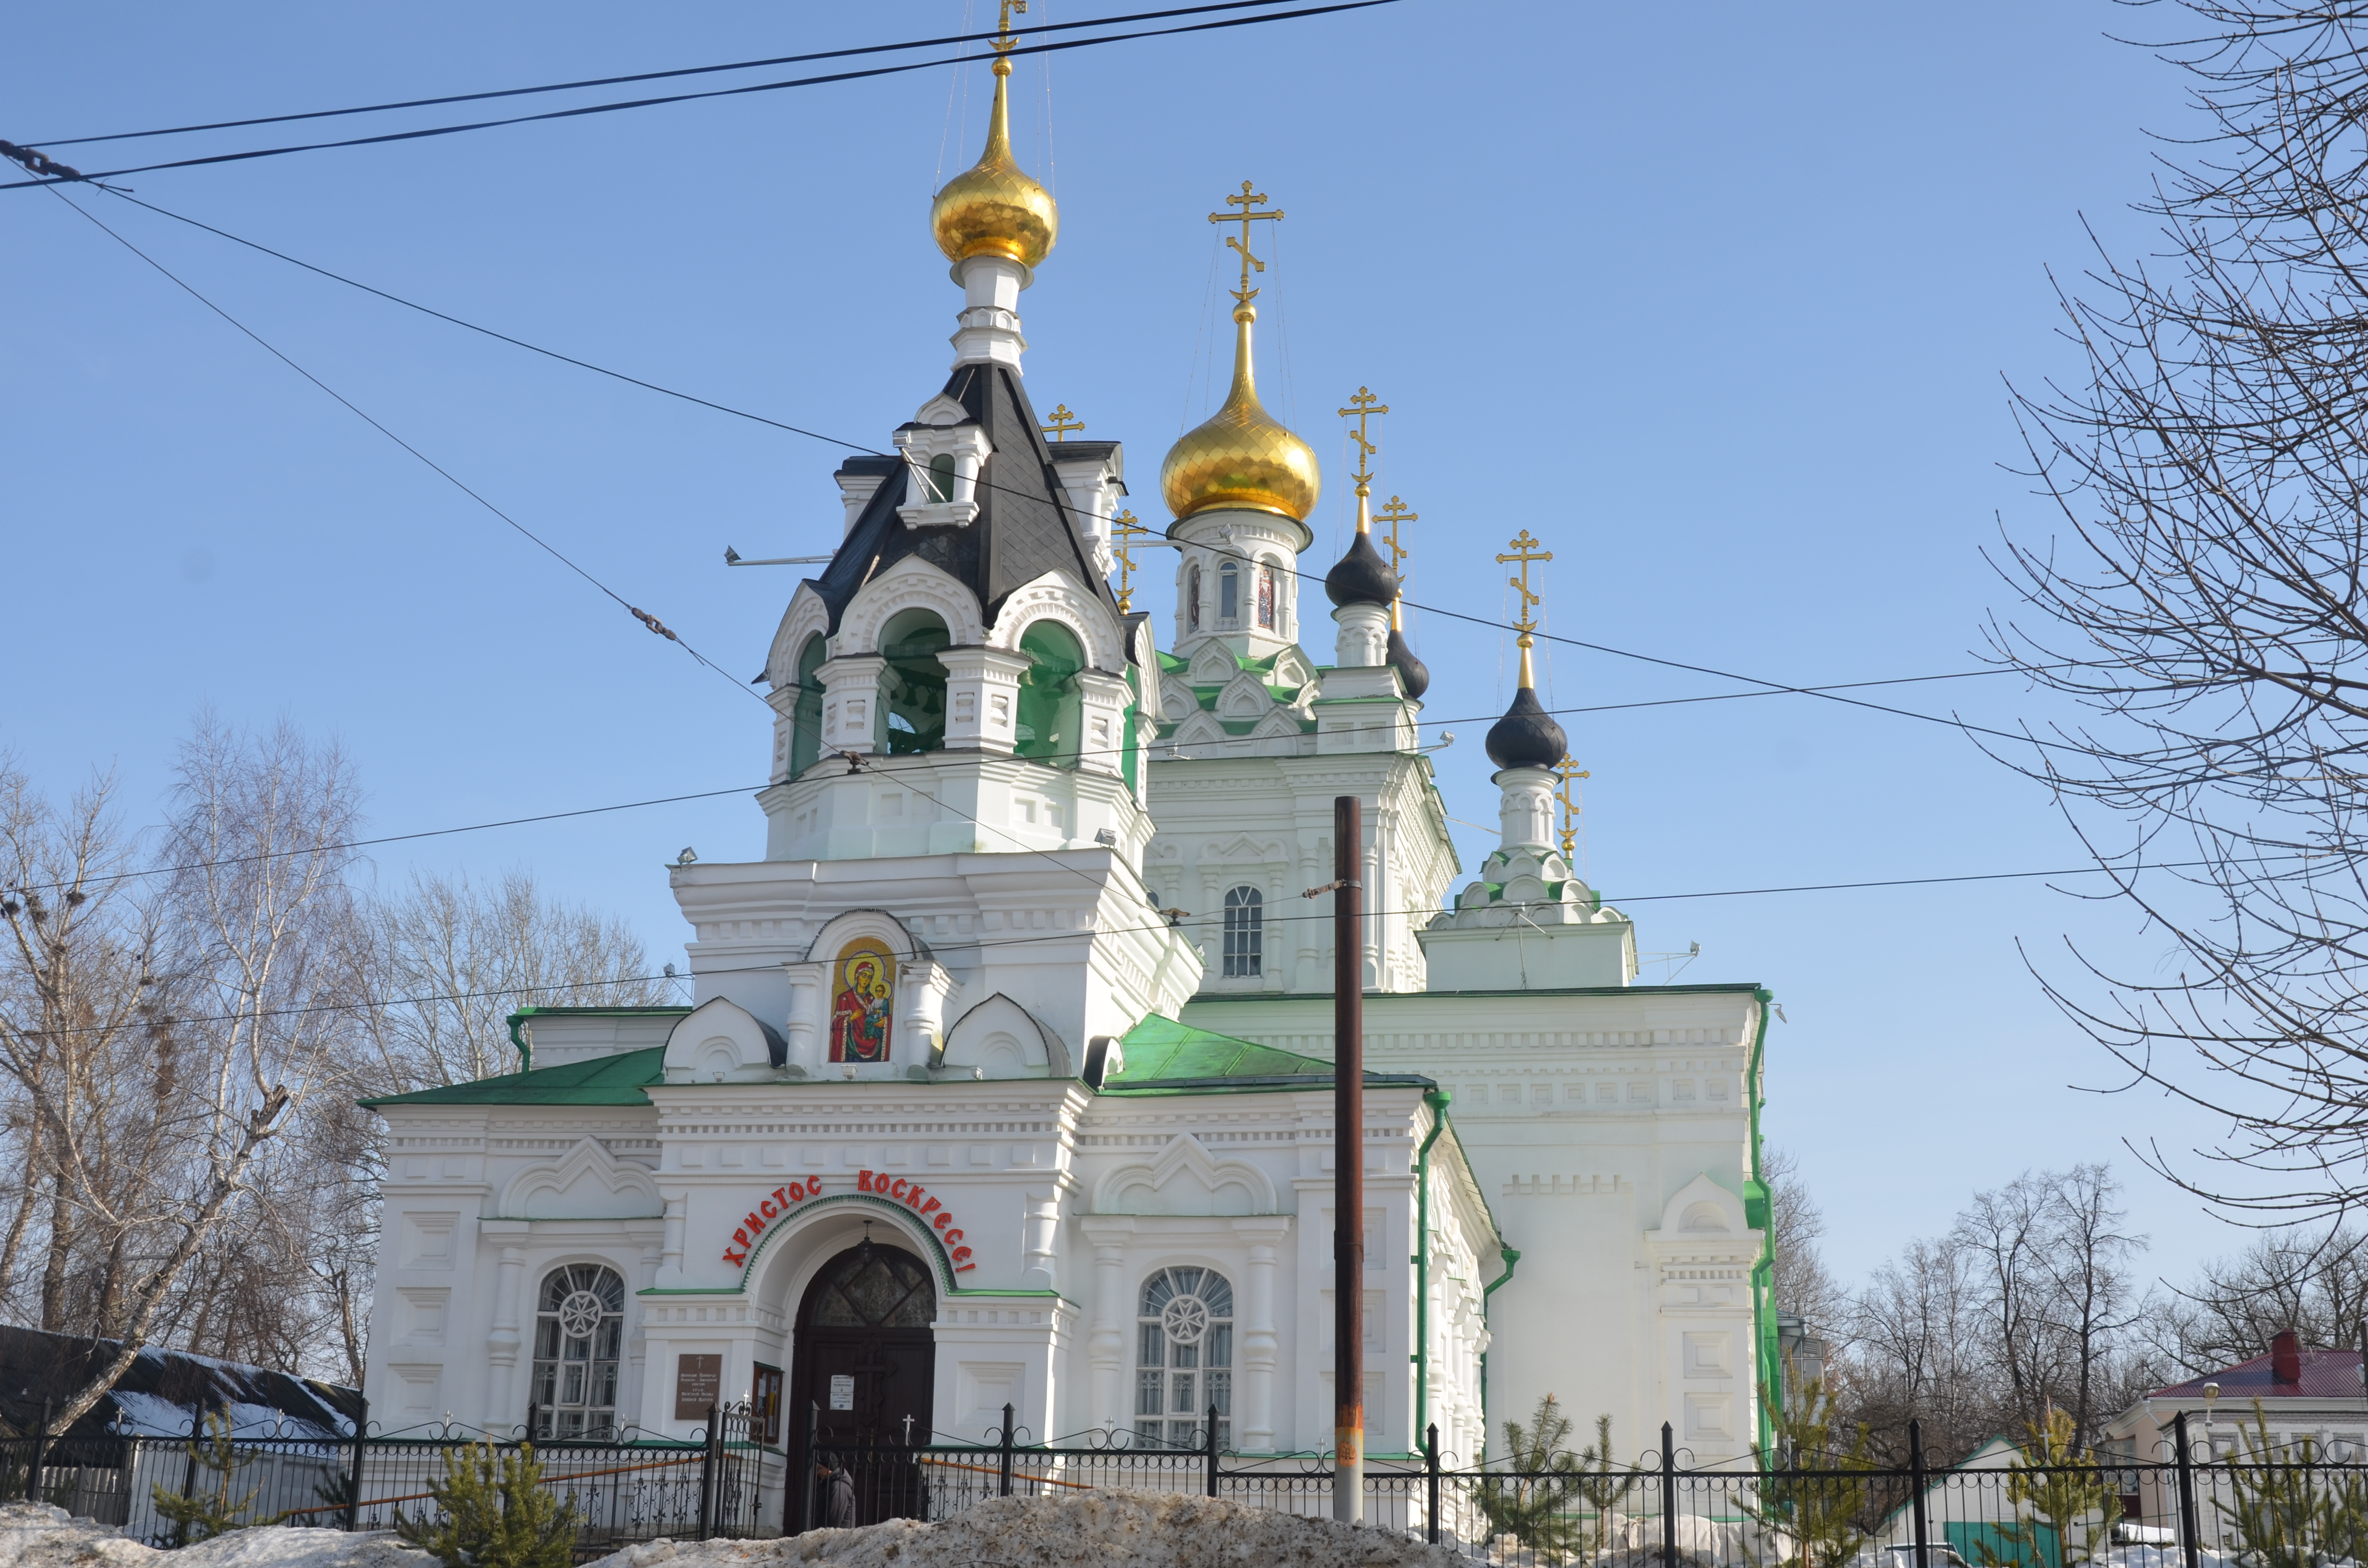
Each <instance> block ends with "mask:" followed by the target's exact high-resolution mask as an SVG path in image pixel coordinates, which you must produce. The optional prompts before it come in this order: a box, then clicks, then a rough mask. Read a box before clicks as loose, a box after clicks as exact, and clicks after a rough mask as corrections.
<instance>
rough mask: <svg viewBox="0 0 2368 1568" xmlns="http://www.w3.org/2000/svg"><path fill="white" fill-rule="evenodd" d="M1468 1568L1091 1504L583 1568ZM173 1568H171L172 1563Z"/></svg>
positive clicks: (1433, 1550) (1297, 1533)
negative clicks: (814, 1567)
mask: <svg viewBox="0 0 2368 1568" xmlns="http://www.w3.org/2000/svg"><path fill="white" fill-rule="evenodd" d="M808 1563H812V1564H817V1565H827V1568H891V1565H893V1568H1468V1560H1466V1559H1464V1558H1462V1557H1459V1556H1457V1555H1456V1554H1455V1553H1453V1552H1452V1551H1448V1550H1447V1549H1446V1548H1445V1547H1440V1546H1431V1545H1429V1544H1427V1543H1425V1542H1423V1541H1420V1540H1412V1539H1410V1538H1408V1537H1406V1536H1402V1535H1396V1534H1393V1533H1392V1532H1390V1531H1387V1530H1381V1529H1372V1528H1360V1527H1357V1526H1354V1525H1343V1524H1336V1523H1334V1522H1333V1521H1332V1520H1330V1519H1308V1518H1302V1517H1298V1516H1297V1515H1293V1514H1281V1513H1276V1512H1275V1511H1273V1510H1272V1509H1269V1508H1253V1507H1251V1506H1248V1505H1247V1504H1242V1503H1235V1502H1230V1501H1227V1500H1225V1499H1224V1498H1214V1497H1190V1496H1181V1495H1178V1494H1167V1493H1157V1494H1137V1493H1122V1492H1090V1493H1082V1494H1076V1495H1074V1496H1062V1497H998V1498H996V1499H995V1500H994V1501H992V1502H987V1503H981V1504H979V1505H978V1506H976V1507H974V1508H972V1509H969V1510H968V1511H966V1512H964V1513H962V1514H960V1515H957V1516H956V1517H953V1518H951V1519H948V1520H945V1521H944V1522H943V1523H940V1524H933V1525H925V1524H918V1523H916V1522H914V1521H913V1520H910V1519H895V1520H891V1521H890V1522H889V1523H887V1524H881V1525H868V1526H866V1527H864V1528H861V1529H849V1530H813V1531H810V1532H808V1533H807V1534H805V1535H802V1536H791V1537H789V1538H787V1539H784V1540H711V1541H705V1542H691V1541H680V1542H675V1541H651V1542H648V1543H647V1544H645V1545H641V1546H630V1547H627V1548H626V1549H625V1550H623V1551H619V1552H616V1553H614V1554H612V1555H610V1556H608V1557H603V1558H601V1559H599V1560H598V1562H595V1563H593V1564H592V1565H591V1568H799V1565H803V1564H808ZM174 1568H179V1565H178V1564H177V1563H176V1564H175V1565H174Z"/></svg>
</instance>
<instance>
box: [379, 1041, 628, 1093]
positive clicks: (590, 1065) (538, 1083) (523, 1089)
mask: <svg viewBox="0 0 2368 1568" xmlns="http://www.w3.org/2000/svg"><path fill="white" fill-rule="evenodd" d="M665 1062H666V1048H665V1047H664V1046H658V1045H654V1046H651V1047H649V1048H647V1049H646V1050H643V1051H620V1052H619V1053H618V1054H616V1055H614V1056H596V1057H593V1058H592V1059H590V1060H589V1061H586V1062H568V1063H567V1064H566V1065H565V1066H564V1067H538V1068H536V1069H535V1070H534V1071H533V1072H531V1073H504V1074H500V1075H498V1076H496V1077H492V1078H480V1079H478V1080H477V1081H476V1082H475V1083H472V1084H447V1085H444V1086H443V1087H441V1088H435V1089H418V1090H415V1091H414V1092H413V1093H411V1094H407V1095H382V1096H380V1097H379V1098H377V1099H371V1100H364V1101H362V1102H361V1103H362V1104H363V1105H365V1106H367V1107H370V1108H372V1109H376V1108H378V1107H380V1106H390V1105H647V1104H649V1103H650V1097H649V1096H647V1095H645V1094H643V1093H642V1089H643V1085H649V1084H655V1083H658V1082H660V1081H661V1080H662V1079H663V1078H664V1077H665V1071H666V1070H665Z"/></svg>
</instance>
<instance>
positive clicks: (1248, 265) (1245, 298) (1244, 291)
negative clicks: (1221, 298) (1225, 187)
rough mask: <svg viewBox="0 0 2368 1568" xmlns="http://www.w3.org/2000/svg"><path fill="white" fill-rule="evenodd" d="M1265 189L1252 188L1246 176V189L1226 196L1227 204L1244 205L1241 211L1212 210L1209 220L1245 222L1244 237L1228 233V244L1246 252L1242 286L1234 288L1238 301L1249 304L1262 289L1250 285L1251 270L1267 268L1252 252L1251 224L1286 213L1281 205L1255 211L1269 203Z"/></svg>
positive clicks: (1232, 247) (1231, 248)
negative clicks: (1269, 210) (1251, 298)
mask: <svg viewBox="0 0 2368 1568" xmlns="http://www.w3.org/2000/svg"><path fill="white" fill-rule="evenodd" d="M1265 203H1266V195H1265V193H1264V192H1262V191H1258V190H1253V189H1252V188H1251V186H1250V182H1249V181H1248V180H1244V181H1242V193H1241V194H1240V195H1239V196H1228V197H1227V198H1225V205H1226V206H1228V207H1238V208H1240V209H1241V210H1240V211H1238V212H1212V213H1210V214H1209V222H1212V223H1239V224H1240V225H1241V226H1242V237H1241V238H1240V239H1238V240H1237V239H1235V238H1234V236H1233V235H1231V234H1227V235H1226V236H1225V245H1226V248H1227V249H1229V250H1237V251H1239V252H1241V253H1242V286H1241V287H1240V288H1238V289H1236V290H1234V291H1233V293H1234V299H1235V301H1236V302H1237V303H1240V304H1245V305H1247V304H1248V303H1249V302H1250V297H1251V296H1252V295H1254V294H1256V293H1257V292H1258V290H1255V289H1253V288H1251V287H1250V273H1251V272H1252V271H1253V270H1256V271H1258V272H1264V271H1265V270H1266V263H1265V262H1262V261H1260V260H1259V259H1258V257H1256V256H1252V255H1251V254H1250V225H1251V224H1252V223H1255V222H1258V220H1259V219H1261V218H1280V217H1281V216H1282V210H1281V208H1277V209H1276V210H1273V211H1271V212H1253V211H1251V210H1250V209H1251V208H1253V207H1260V206H1263V205H1265Z"/></svg>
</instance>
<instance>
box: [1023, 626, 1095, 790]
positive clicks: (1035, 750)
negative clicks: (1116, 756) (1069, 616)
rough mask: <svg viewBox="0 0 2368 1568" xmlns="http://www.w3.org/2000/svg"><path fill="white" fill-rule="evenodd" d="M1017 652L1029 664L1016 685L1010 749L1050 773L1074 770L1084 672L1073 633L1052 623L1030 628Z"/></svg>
mask: <svg viewBox="0 0 2368 1568" xmlns="http://www.w3.org/2000/svg"><path fill="white" fill-rule="evenodd" d="M1019 651H1020V652H1021V653H1025V654H1027V655H1028V657H1029V658H1030V660H1031V661H1032V663H1030V665H1029V668H1028V673H1027V674H1026V675H1024V676H1021V677H1020V680H1019V728H1018V730H1017V732H1016V739H1015V741H1014V743H1013V744H1012V748H1011V749H1012V750H1013V751H1014V752H1015V753H1017V754H1018V755H1019V756H1024V757H1030V758H1032V759H1034V760H1036V761H1038V762H1044V763H1050V764H1051V765H1053V767H1076V765H1077V758H1078V751H1077V733H1078V730H1079V729H1080V727H1081V726H1082V723H1083V713H1082V703H1081V702H1080V700H1079V696H1078V691H1077V672H1078V671H1079V670H1082V669H1084V668H1085V667H1086V651H1085V649H1084V647H1083V646H1082V645H1080V644H1079V643H1078V642H1077V637H1076V633H1075V632H1073V631H1070V630H1069V629H1068V628H1067V627H1065V626H1064V625H1062V624H1061V623H1060V622H1059V621H1057V620H1039V621H1034V622H1032V623H1030V625H1029V627H1028V629H1027V630H1026V631H1022V632H1021V633H1020V634H1019Z"/></svg>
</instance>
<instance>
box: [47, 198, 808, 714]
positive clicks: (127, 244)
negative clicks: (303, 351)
mask: <svg viewBox="0 0 2368 1568" xmlns="http://www.w3.org/2000/svg"><path fill="white" fill-rule="evenodd" d="M51 195H53V196H55V197H56V198H57V199H59V200H60V201H63V202H64V203H65V204H66V205H67V206H68V207H69V208H72V209H73V210H74V211H75V212H76V213H79V214H80V215H81V216H82V217H83V218H85V219H86V220H88V221H89V222H90V223H91V224H92V225H94V226H95V227H96V228H97V230H98V231H99V233H103V234H105V235H107V237H108V238H109V239H111V240H113V241H115V243H116V244H120V245H121V246H122V247H123V248H124V249H126V250H128V251H130V252H131V254H132V255H133V256H138V257H139V258H140V259H141V260H142V261H144V262H146V263H147V264H148V265H149V266H150V267H154V268H155V269H156V270H157V271H158V272H160V273H162V274H163V275H164V276H165V278H167V279H169V280H170V281H171V282H172V283H173V285H174V286H175V287H176V288H178V289H179V290H182V291H183V292H184V293H186V294H188V296H189V298H191V299H193V300H195V301H198V303H199V304H201V305H203V306H205V308H206V309H208V310H210V311H211V312H213V313H214V314H216V315H218V316H220V317H222V320H224V321H226V322H228V323H229V324H231V325H233V326H234V327H236V328H237V329H238V330H239V331H240V332H241V333H243V334H245V335H246V337H247V338H248V339H249V340H250V341H252V342H253V343H254V344H255V345H256V347H259V348H261V349H262V350H263V351H264V352H265V353H267V354H269V355H270V356H271V357H272V358H275V359H277V360H279V362H280V363H281V364H283V365H285V366H287V367H288V368H289V369H291V370H293V371H295V372H296V373H297V374H298V375H300V376H302V377H303V378H304V379H305V380H306V381H310V382H312V383H313V385H314V386H315V387H318V388H319V389H320V390H321V391H323V392H326V393H328V395H329V396H330V397H331V398H333V399H335V400H336V402H337V403H338V404H339V405H340V406H342V407H343V408H345V409H346V411H347V413H349V414H351V415H354V417H356V418H357V419H359V420H360V421H361V422H362V423H363V424H365V425H367V426H370V428H371V429H373V430H375V431H377V432H378V433H379V434H380V435H381V436H383V437H386V438H387V439H388V440H390V441H393V443H394V444H395V445H396V446H398V447H401V448H402V449H404V451H406V452H409V453H410V454H411V455H412V456H413V457H415V458H417V459H418V460H420V461H421V462H423V463H425V464H427V467H428V468H430V469H432V470H433V471H435V472H436V473H437V474H438V475H440V476H441V477H442V478H443V479H444V480H445V481H446V482H447V483H450V485H451V486H452V487H453V488H454V489H456V490H458V491H460V492H461V494H463V495H466V496H467V497H468V498H469V499H470V500H472V501H474V502H475V503H476V504H477V505H478V506H483V507H484V509H485V510H486V511H488V512H491V513H492V514H493V515H494V516H495V517H499V518H500V519H501V520H502V521H503V522H505V523H507V524H508V525H509V526H510V527H511V528H515V529H517V530H518V533H519V534H520V535H522V536H524V537H525V538H526V539H527V540H530V541H531V542H532V543H533V544H534V545H536V546H537V547H538V548H539V549H541V550H542V551H544V552H545V553H547V554H548V555H550V556H551V558H552V560H554V561H557V562H559V563H560V564H561V565H563V566H564V567H566V568H567V569H568V570H569V571H571V572H573V573H575V574H576V575H577V576H579V577H581V578H583V579H584V580H585V581H586V582H587V583H589V584H591V585H593V586H594V587H595V588H598V590H599V591H600V592H601V593H603V594H606V595H607V596H608V597H609V598H612V599H614V600H616V601H617V604H618V606H619V607H620V608H622V609H623V610H624V611H625V612H626V613H627V614H629V615H631V616H632V617H633V618H634V619H637V620H639V621H641V622H642V624H643V626H645V627H647V628H648V629H649V630H650V631H653V632H655V633H656V634H657V635H659V636H661V637H664V638H665V639H666V641H667V642H672V643H674V644H675V645H676V646H677V647H678V648H680V649H681V650H682V651H683V652H684V653H688V654H689V655H690V656H691V657H692V658H693V659H695V660H697V661H698V662H699V663H700V665H703V666H704V667H706V668H708V669H711V670H713V671H714V672H715V673H716V674H717V675H718V676H722V677H723V679H724V680H726V681H728V682H730V683H731V686H732V689H734V691H738V692H741V693H744V694H746V695H747V696H749V697H753V698H756V699H757V701H759V702H764V701H765V699H764V698H762V697H761V696H758V695H757V693H756V692H753V691H750V690H749V689H748V687H746V686H744V685H742V684H741V682H740V680H739V678H738V677H737V676H734V675H733V674H731V672H729V671H728V670H726V669H724V668H723V665H718V664H716V663H715V662H714V661H713V660H712V659H710V658H709V657H708V656H707V655H706V654H704V653H700V651H699V650H698V649H697V648H694V647H692V646H691V645H690V644H689V642H684V641H683V639H682V637H681V635H680V634H679V633H677V632H676V631H673V630H672V629H670V628H669V627H667V626H666V624H665V623H664V622H663V621H661V620H659V619H658V618H657V617H655V616H654V615H652V614H650V613H649V612H648V611H647V610H644V609H643V608H640V607H639V606H637V605H635V604H633V603H632V602H631V601H629V600H628V599H626V597H624V596H623V595H622V594H620V593H618V592H617V590H615V589H614V588H611V587H610V586H609V585H608V584H606V583H604V582H602V581H601V580H600V579H599V578H598V577H596V576H594V575H593V574H591V573H590V572H588V571H586V569H585V568H584V567H583V566H581V565H579V564H578V563H577V562H575V560H573V559H572V558H571V557H569V556H568V554H567V553H566V552H565V551H562V550H561V549H560V548H559V547H558V546H557V545H555V544H552V542H551V541H550V540H547V539H544V538H543V537H542V536H541V534H538V533H536V532H535V531H534V530H533V529H532V528H528V527H527V526H526V525H525V524H524V523H521V522H519V521H518V519H517V518H516V517H511V516H510V515H509V514H508V513H507V512H505V511H503V510H502V509H501V508H500V507H499V506H495V505H494V504H493V502H491V501H489V500H487V499H486V498H485V497H484V495H482V494H479V493H478V492H476V491H475V490H472V489H471V488H470V487H469V485H468V484H467V483H464V482H463V481H462V480H461V478H460V476H459V475H457V474H455V473H454V472H452V471H451V470H450V469H448V468H446V467H444V466H443V465H442V464H441V463H439V462H438V461H437V460H435V459H433V458H431V457H429V456H428V455H427V453H426V452H423V451H421V450H420V449H418V448H417V447H415V446H413V445H412V444H411V443H410V442H409V441H406V440H404V438H403V437H400V436H398V435H396V434H395V433H394V432H393V430H390V429H389V428H387V427H386V426H384V425H381V423H379V421H378V420H376V419H374V418H372V417H371V416H370V415H369V414H367V413H365V412H363V410H362V408H361V407H360V405H359V404H358V403H355V402H354V401H353V400H352V399H350V398H348V397H347V396H346V395H345V394H344V393H343V392H338V391H337V390H336V388H335V387H333V386H331V385H329V383H328V382H326V381H323V380H321V378H320V377H318V376H316V375H314V374H313V372H312V371H310V370H308V369H305V368H304V367H303V366H302V365H299V364H298V363H296V361H295V360H293V359H291V358H289V357H288V356H287V355H286V354H283V353H281V352H280V351H279V349H278V348H277V347H273V346H272V345H271V344H270V343H269V342H268V341H266V340H265V339H264V338H263V336H262V335H260V334H258V333H256V331H255V330H254V329H253V328H252V327H249V326H248V325H247V324H245V322H242V321H240V320H239V319H238V318H237V317H236V316H234V315H232V314H231V313H230V312H228V311H226V310H224V309H222V307H221V306H220V305H217V304H215V303H214V302H213V301H211V300H210V299H208V298H207V297H206V296H205V295H204V294H202V293H200V292H199V290H197V289H196V288H195V287H194V286H193V285H191V284H190V283H189V282H188V281H187V280H186V279H184V278H182V277H181V276H180V275H179V274H178V273H176V272H175V271H173V270H172V269H171V268H170V267H166V266H165V264H164V263H163V262H161V261H158V260H157V259H156V258H155V257H154V256H150V255H149V254H148V253H147V252H146V251H143V250H142V249H141V248H140V247H139V246H138V245H136V244H132V243H131V241H130V240H128V239H126V238H124V236H122V235H121V234H119V233H116V232H115V231H114V230H113V229H110V228H108V226H107V224H106V223H105V222H102V221H101V220H100V219H99V217H98V215H97V213H95V212H90V211H86V210H84V208H83V206H82V204H81V203H80V202H78V201H76V200H74V199H73V198H72V197H70V196H68V195H66V193H65V192H64V191H62V190H57V189H54V188H52V189H51ZM771 706H772V705H771V704H770V703H766V707H767V708H768V709H770V707H771Z"/></svg>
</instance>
